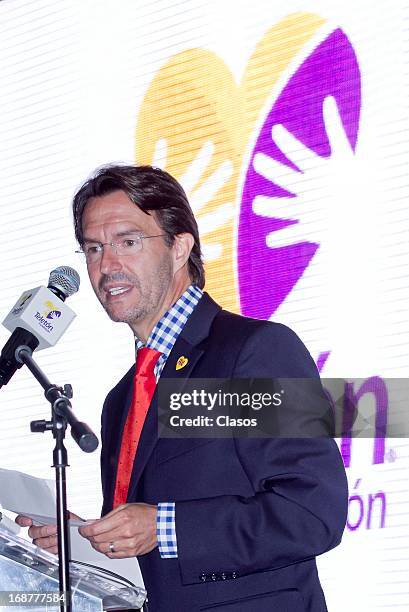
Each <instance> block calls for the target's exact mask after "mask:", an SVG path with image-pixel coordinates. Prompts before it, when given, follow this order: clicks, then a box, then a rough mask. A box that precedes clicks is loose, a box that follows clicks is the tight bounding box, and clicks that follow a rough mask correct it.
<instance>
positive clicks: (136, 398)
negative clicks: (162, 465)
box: [113, 347, 161, 508]
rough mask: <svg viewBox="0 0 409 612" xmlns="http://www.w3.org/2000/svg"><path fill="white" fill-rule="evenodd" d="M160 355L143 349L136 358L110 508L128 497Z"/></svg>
mask: <svg viewBox="0 0 409 612" xmlns="http://www.w3.org/2000/svg"><path fill="white" fill-rule="evenodd" d="M160 354H161V353H160V352H159V351H156V350H155V349H151V348H146V347H142V348H140V349H138V353H137V355H136V368H135V378H134V386H133V396H132V404H131V407H130V409H129V412H128V416H127V417H126V423H125V427H124V431H123V434H122V442H121V450H120V453H119V461H118V470H117V474H116V483H115V493H114V504H113V508H116V506H119V505H120V504H124V503H125V502H126V498H127V496H128V488H129V482H130V480H131V474H132V468H133V463H134V459H135V455H136V451H137V448H138V443H139V439H140V437H141V432H142V428H143V424H144V422H145V418H146V415H147V413H148V409H149V406H150V403H151V400H152V396H153V394H154V392H155V387H156V379H155V373H154V368H155V365H156V362H157V361H158V359H159V356H160Z"/></svg>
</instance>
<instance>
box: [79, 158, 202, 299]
mask: <svg viewBox="0 0 409 612" xmlns="http://www.w3.org/2000/svg"><path fill="white" fill-rule="evenodd" d="M119 190H121V191H124V192H125V193H126V194H127V196H128V197H129V198H130V200H132V202H134V203H135V204H136V206H138V207H139V208H140V209H141V210H142V211H143V212H144V213H146V214H148V213H149V211H151V210H152V211H155V214H156V218H157V221H158V224H159V225H160V227H161V228H162V230H163V232H164V233H165V234H166V238H165V240H166V242H167V244H168V246H171V245H172V244H173V242H174V240H175V236H177V235H178V234H183V233H185V232H186V233H189V234H191V235H192V236H193V238H194V245H193V248H192V251H191V253H190V257H189V261H188V266H189V276H190V278H191V279H192V282H193V283H194V284H195V285H197V286H198V287H200V288H201V289H202V288H203V287H204V283H205V273H204V267H203V262H202V257H201V250H200V238H199V230H198V228H197V223H196V219H195V217H194V215H193V212H192V209H191V208H190V204H189V201H188V199H187V196H186V194H185V192H184V190H183V187H182V186H181V185H180V184H179V183H178V182H177V180H176V179H174V178H173V176H171V175H170V174H168V172H165V171H164V170H160V169H159V168H153V167H152V166H121V165H109V166H103V167H102V168H98V169H97V170H96V172H95V173H94V174H93V175H92V176H91V177H90V178H89V179H88V180H87V181H86V182H85V183H84V184H83V185H82V187H80V189H79V190H78V191H77V193H76V194H75V196H74V200H73V205H72V209H73V215H74V229H75V237H76V239H77V240H78V242H79V244H80V245H82V244H83V233H82V215H83V212H84V209H85V206H86V205H87V202H88V200H89V199H90V198H94V197H99V196H104V195H107V194H108V193H112V192H113V191H119Z"/></svg>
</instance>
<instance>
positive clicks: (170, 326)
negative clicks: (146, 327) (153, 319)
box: [135, 285, 203, 357]
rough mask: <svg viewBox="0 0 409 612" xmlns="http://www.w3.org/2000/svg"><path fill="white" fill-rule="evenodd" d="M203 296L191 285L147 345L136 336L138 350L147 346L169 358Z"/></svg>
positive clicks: (159, 323) (161, 320) (169, 311)
mask: <svg viewBox="0 0 409 612" xmlns="http://www.w3.org/2000/svg"><path fill="white" fill-rule="evenodd" d="M202 295H203V291H202V290H201V289H199V287H196V286H195V285H190V286H189V287H188V288H187V289H186V291H185V292H184V293H182V295H181V296H180V298H179V299H178V300H177V302H175V303H174V304H173V306H172V307H171V308H169V310H167V311H166V312H165V314H164V315H163V317H162V318H161V319H160V320H159V321H158V322H157V324H156V325H155V327H154V328H153V330H152V332H151V334H150V336H149V338H148V340H147V342H146V344H144V343H143V342H142V340H140V339H139V338H137V337H136V336H135V346H136V350H137V351H138V349H140V348H141V347H142V346H146V347H148V348H152V349H155V350H157V351H160V352H161V353H162V354H163V355H165V357H168V356H169V354H170V352H171V350H172V348H173V346H174V344H175V342H176V340H177V338H178V336H179V334H180V333H181V331H182V329H183V328H184V326H185V324H186V322H187V320H188V318H189V317H190V315H191V314H192V312H193V310H194V309H195V307H196V305H197V304H198V302H199V300H200V298H201V297H202Z"/></svg>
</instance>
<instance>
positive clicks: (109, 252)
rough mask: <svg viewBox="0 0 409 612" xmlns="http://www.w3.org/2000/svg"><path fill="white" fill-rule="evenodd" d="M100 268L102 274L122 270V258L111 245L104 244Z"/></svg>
mask: <svg viewBox="0 0 409 612" xmlns="http://www.w3.org/2000/svg"><path fill="white" fill-rule="evenodd" d="M99 267H100V271H101V273H102V274H110V273H111V272H117V271H118V270H121V269H122V263H121V258H120V257H119V256H118V255H117V253H116V248H115V247H114V246H112V245H111V244H104V248H103V251H102V255H101V259H100V263H99Z"/></svg>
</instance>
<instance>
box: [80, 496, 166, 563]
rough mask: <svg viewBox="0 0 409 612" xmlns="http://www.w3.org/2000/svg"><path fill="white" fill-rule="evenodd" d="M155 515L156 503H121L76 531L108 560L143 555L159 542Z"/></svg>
mask: <svg viewBox="0 0 409 612" xmlns="http://www.w3.org/2000/svg"><path fill="white" fill-rule="evenodd" d="M156 514H157V507H156V506H150V505H148V504H123V505H121V506H118V507H117V508H115V509H114V510H112V511H111V512H110V513H109V514H107V515H106V516H104V517H103V518H101V519H98V520H97V521H94V522H93V523H92V524H90V525H87V526H85V527H80V529H79V532H80V534H81V535H82V536H83V537H84V538H87V539H88V540H89V541H90V542H91V545H92V546H93V548H95V550H97V551H98V552H101V553H104V554H105V555H107V557H109V558H110V559H122V558H125V557H136V556H138V555H145V554H146V553H148V552H150V551H151V550H153V549H154V548H155V547H156V546H157V544H158V541H157V537H156Z"/></svg>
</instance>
